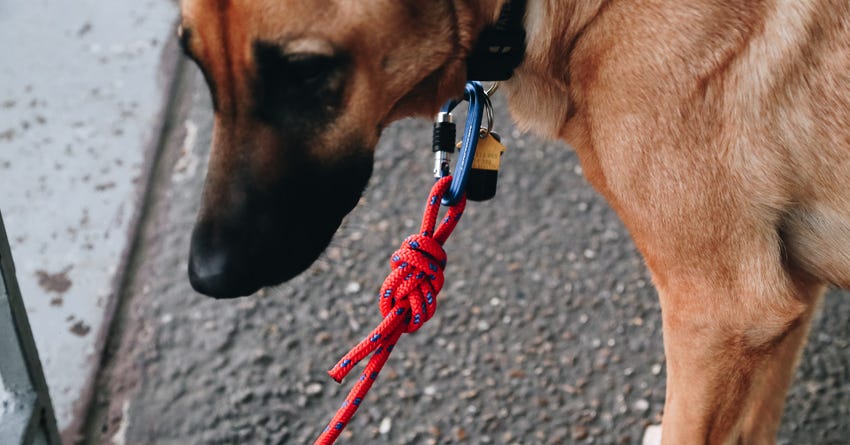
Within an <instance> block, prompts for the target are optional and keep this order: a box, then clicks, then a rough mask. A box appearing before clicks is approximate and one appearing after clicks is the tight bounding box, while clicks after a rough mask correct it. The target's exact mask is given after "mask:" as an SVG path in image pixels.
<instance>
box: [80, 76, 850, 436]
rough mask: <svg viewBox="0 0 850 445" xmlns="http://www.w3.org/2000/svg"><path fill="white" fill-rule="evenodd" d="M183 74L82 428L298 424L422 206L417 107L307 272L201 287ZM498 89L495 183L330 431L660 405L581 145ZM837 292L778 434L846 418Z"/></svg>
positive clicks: (595, 427)
mask: <svg viewBox="0 0 850 445" xmlns="http://www.w3.org/2000/svg"><path fill="white" fill-rule="evenodd" d="M189 73H190V74H188V77H187V83H186V84H185V85H184V88H183V98H184V99H185V101H184V102H183V103H182V104H181V105H180V107H179V109H178V110H177V111H176V114H175V116H173V117H172V119H173V121H172V125H173V129H172V130H173V131H172V132H171V133H170V134H169V135H168V141H169V143H168V145H167V148H166V151H165V152H164V153H163V155H162V162H161V163H160V165H159V170H158V177H157V181H156V183H155V189H154V191H153V195H152V196H153V198H154V199H153V201H152V202H151V207H150V211H149V213H148V215H147V217H146V220H145V224H144V227H143V230H142V233H141V234H140V236H141V239H140V241H141V242H140V243H139V245H140V249H139V251H138V252H137V253H136V257H135V260H134V262H133V263H132V278H131V280H130V281H129V283H128V286H127V288H126V289H125V294H124V298H125V301H126V304H125V307H124V308H123V311H122V314H123V315H122V317H121V319H120V320H119V321H120V326H119V329H117V331H116V335H114V336H113V341H114V344H113V345H112V346H111V347H110V349H109V355H110V356H111V357H112V360H110V361H109V363H108V367H107V369H106V371H105V373H104V376H103V377H104V382H107V384H105V385H103V386H102V387H101V393H100V400H99V403H98V406H99V408H100V414H99V417H96V418H95V419H94V421H93V422H92V424H91V425H90V427H91V429H90V433H91V437H90V441H91V442H93V443H96V442H101V443H110V442H111V443H118V444H124V443H126V444H153V443H156V444H236V443H239V444H248V443H250V444H254V443H257V444H262V443H268V444H303V443H310V442H311V441H312V440H313V439H314V438H315V437H316V436H317V435H318V433H319V432H320V431H321V429H322V428H323V427H324V426H325V424H326V422H327V421H328V420H329V418H330V416H331V415H332V413H333V411H334V410H335V409H336V408H337V407H338V405H339V403H340V402H341V401H342V398H343V396H344V394H345V393H346V392H347V391H348V389H349V388H350V386H351V385H352V382H350V381H349V382H346V383H345V384H343V385H341V386H340V385H337V384H336V383H334V382H333V381H332V380H331V379H330V378H329V377H328V376H327V374H326V370H327V369H328V368H329V367H330V366H331V365H333V364H334V363H335V362H336V360H337V359H338V358H339V357H340V356H341V355H342V354H343V353H344V352H346V351H347V349H348V348H349V347H350V346H352V345H354V344H355V342H357V341H359V340H360V339H361V338H362V337H363V336H364V335H365V334H366V333H367V332H368V331H369V330H370V329H371V328H372V327H373V326H374V325H375V324H376V323H377V322H378V321H379V319H380V315H379V312H378V309H377V307H376V306H377V305H376V296H375V294H376V292H377V289H378V287H379V286H380V283H381V281H382V280H383V278H384V277H385V276H386V274H387V272H388V266H387V263H388V258H389V255H390V254H391V252H392V251H394V250H395V249H396V248H397V245H398V244H399V243H400V241H401V240H402V239H404V238H405V237H406V236H407V235H408V234H410V233H411V232H412V231H415V230H416V226H417V225H418V219H419V218H420V216H421V210H422V208H423V205H424V199H425V198H426V196H427V193H428V189H429V187H430V184H431V179H430V178H431V173H430V171H429V169H430V168H431V157H430V150H429V148H428V147H429V146H430V123H428V122H425V121H419V120H407V121H404V122H401V123H398V124H396V125H393V126H392V127H390V128H389V129H387V130H386V131H385V134H384V136H383V139H382V140H381V143H380V146H379V148H378V150H377V160H376V170H375V174H374V177H373V179H372V181H371V183H370V186H369V188H368V190H367V192H366V194H365V197H364V198H363V200H362V202H361V203H360V205H359V206H358V208H357V209H356V210H355V211H354V212H352V214H351V215H350V216H349V217H348V218H347V219H346V221H345V223H344V225H343V228H342V230H340V232H339V233H338V234H337V236H336V238H335V239H334V241H333V243H332V246H331V247H330V248H329V249H328V250H327V252H326V253H325V254H324V255H323V256H322V257H321V258H320V259H319V260H318V261H317V262H316V264H314V265H313V266H312V267H311V268H310V269H309V270H308V271H307V272H306V273H304V274H302V275H301V276H299V277H298V278H296V279H294V280H292V281H291V282H289V283H287V284H284V285H282V286H278V287H276V288H274V289H268V290H266V291H264V292H262V293H261V294H260V295H257V296H253V297H250V298H244V299H239V300H231V301H215V300H211V299H209V298H206V297H203V296H201V295H198V294H196V293H195V292H193V291H192V290H191V288H190V286H189V283H188V279H187V277H186V272H185V271H186V261H187V259H186V258H187V253H188V245H189V235H190V231H191V228H192V224H193V221H194V218H195V213H196V211H197V209H198V205H199V204H198V203H199V196H200V189H201V185H202V181H203V175H204V163H205V157H206V155H207V151H208V145H209V142H210V130H211V115H210V109H211V107H210V104H209V99H208V94H207V92H206V91H205V87H204V85H203V81H202V80H201V78H200V76H199V75H198V74H197V73H196V72H195V71H194V70H189ZM497 105H498V110H497V128H498V129H499V130H501V133H502V135H503V138H504V139H503V140H504V142H505V143H506V145H507V146H508V148H509V150H508V152H507V153H506V154H505V157H504V162H503V165H504V168H503V174H502V176H501V178H500V190H499V194H498V195H497V197H496V199H495V200H493V201H491V202H487V203H470V205H469V207H468V211H467V213H466V214H465V216H464V218H463V221H461V223H460V225H459V227H458V229H457V230H456V231H455V233H454V235H453V236H452V238H451V239H450V240H449V241H448V242H447V245H446V250H447V252H448V255H449V265H448V268H447V271H446V286H445V288H444V290H443V292H442V293H441V295H440V297H439V309H438V311H437V314H436V315H435V317H434V318H433V319H432V320H431V321H429V322H428V324H427V325H426V326H424V327H423V328H422V329H421V330H420V331H419V332H418V333H416V334H413V335H408V336H405V337H404V338H402V340H401V342H400V343H399V345H398V347H397V348H396V349H395V351H394V353H393V356H392V357H391V358H390V360H389V363H388V365H387V367H386V368H385V369H384V371H383V374H382V375H381V377H380V378H379V380H378V382H377V383H376V385H375V387H374V388H373V390H372V392H371V393H370V394H369V395H368V397H367V398H366V400H365V401H364V403H363V406H362V408H361V409H360V412H359V413H358V415H357V416H356V417H355V419H354V421H353V422H352V424H351V425H350V426H349V427H348V429H347V430H346V432H345V433H344V434H343V437H342V440H341V442H340V443H346V444H375V443H386V444H456V443H458V444H460V443H464V444H467V443H468V444H488V443H492V444H586V443H587V444H589V443H597V444H632V443H640V441H641V438H642V436H643V433H644V430H645V428H646V427H647V426H648V425H650V424H653V423H658V422H659V420H660V415H661V412H662V408H663V406H662V405H663V401H664V389H665V382H664V379H665V371H664V364H665V362H664V355H663V349H662V342H661V325H660V314H659V306H658V302H657V298H656V293H655V291H654V290H653V288H652V285H651V283H650V280H649V277H648V274H647V272H646V270H645V267H644V265H643V262H642V260H641V258H640V257H639V255H638V253H637V252H636V250H635V248H634V246H633V244H632V242H631V240H630V238H629V236H628V235H627V233H626V231H625V229H624V228H623V226H622V224H621V223H620V222H619V220H618V219H617V217H616V216H615V215H614V213H613V212H612V210H611V209H610V208H609V207H608V206H607V205H606V204H605V202H604V201H603V200H602V199H601V198H600V197H599V195H597V194H596V193H595V192H594V191H593V190H592V189H591V187H590V186H589V185H588V184H587V183H586V182H585V180H584V179H583V177H582V172H581V167H580V166H579V164H578V162H577V159H576V156H575V154H574V153H573V152H572V151H571V150H569V149H568V147H566V146H565V145H563V144H561V143H554V142H543V141H541V140H539V139H536V138H534V137H531V136H528V135H522V134H520V133H519V132H517V131H515V130H513V129H512V127H511V126H510V125H509V118H508V117H507V114H506V111H505V107H504V106H503V105H504V104H503V101H502V100H501V99H499V100H497ZM848 296H850V295H848V294H847V293H840V292H832V293H831V294H830V295H829V297H828V298H827V299H826V301H825V303H824V310H823V311H822V314H821V315H819V316H818V318H817V320H816V322H815V324H814V328H813V332H812V335H811V341H810V343H809V345H808V347H807V349H806V352H805V356H804V357H803V360H802V366H801V368H800V371H799V372H798V375H797V378H796V380H795V383H794V387H793V389H792V391H791V393H790V396H789V399H788V409H787V412H786V415H785V419H784V425H783V427H782V431H781V434H780V441H779V442H780V443H783V444H791V443H793V444H843V443H847V438H848V437H850V374H848V372H850V371H848V369H850V368H849V367H848V365H850V352H848V342H850V323H848V322H847V320H850V299H848Z"/></svg>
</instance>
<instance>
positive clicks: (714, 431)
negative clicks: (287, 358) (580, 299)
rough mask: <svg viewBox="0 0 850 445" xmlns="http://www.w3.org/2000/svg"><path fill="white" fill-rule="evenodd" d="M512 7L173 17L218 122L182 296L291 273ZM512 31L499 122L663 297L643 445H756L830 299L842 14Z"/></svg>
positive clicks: (554, 1) (827, 8)
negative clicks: (410, 121) (507, 121)
mask: <svg viewBox="0 0 850 445" xmlns="http://www.w3.org/2000/svg"><path fill="white" fill-rule="evenodd" d="M509 4H510V2H509V1H506V0H433V1H427V2H425V1H415V0H370V1H353V0H351V1H345V0H183V1H182V5H181V12H182V14H181V16H182V18H181V30H182V31H181V38H180V39H181V42H182V44H183V47H184V49H185V50H186V53H187V54H188V55H189V57H191V58H192V59H193V60H195V61H196V62H197V64H198V66H199V67H200V69H201V70H202V71H203V73H204V76H205V77H206V79H207V82H208V84H209V87H210V90H211V93H212V95H213V98H214V108H215V129H214V135H213V143H212V144H213V146H212V152H211V159H210V161H209V169H208V173H207V180H206V184H205V190H204V194H203V205H202V209H201V211H200V214H199V216H198V221H197V225H196V227H195V229H194V232H193V236H192V246H191V252H190V261H189V276H190V280H191V283H192V285H193V286H194V287H195V289H197V290H198V291H199V292H202V293H205V294H208V295H211V296H213V297H234V296H240V295H247V294H250V293H252V292H254V291H256V290H257V289H259V288H261V287H263V286H268V285H274V284H278V283H281V282H283V281H286V280H288V279H290V278H292V277H293V276H295V275H297V274H298V273H300V272H301V271H303V270H304V269H305V268H307V267H308V266H309V265H310V264H311V263H312V262H313V261H314V260H315V259H316V258H317V256H318V255H319V254H320V253H321V252H322V251H323V249H324V248H325V247H326V246H327V244H328V242H329V241H330V239H331V237H332V236H333V234H334V232H335V230H336V229H337V228H338V226H339V224H340V221H341V220H342V218H343V217H344V216H345V215H346V214H347V213H348V212H349V211H350V210H351V209H352V208H353V207H354V206H355V204H356V203H357V202H358V199H359V198H360V195H361V193H362V191H363V188H364V187H365V185H366V183H367V181H368V179H369V176H370V174H371V170H372V159H373V150H374V147H375V144H376V142H377V141H378V138H379V136H380V134H381V131H382V129H383V128H385V127H386V126H387V125H388V124H389V123H391V122H393V121H395V120H397V119H400V118H403V117H407V116H414V115H418V116H433V115H434V114H435V113H436V111H437V110H438V108H439V106H440V105H441V104H442V103H443V102H444V101H446V100H448V99H450V98H453V97H457V96H459V95H461V94H462V91H463V86H464V83H465V82H466V81H467V80H468V79H467V77H468V76H467V74H468V66H467V65H468V58H469V56H470V53H471V52H472V51H473V50H474V48H475V47H476V43H477V40H478V39H479V38H480V36H481V34H482V32H483V30H485V29H486V28H487V27H488V26H491V25H492V24H493V23H494V22H496V21H497V20H498V19H499V17H500V14H501V13H502V11H503V8H504V7H506V5H509ZM522 19H523V20H522V23H523V25H524V30H525V32H526V33H527V37H526V39H525V43H526V48H525V53H524V57H523V59H522V63H521V65H519V66H518V67H517V68H516V69H515V71H514V73H513V76H512V77H511V78H510V80H508V81H506V82H504V84H503V90H504V91H505V92H506V95H507V97H508V101H509V103H510V106H511V111H512V114H513V116H514V119H515V120H516V122H517V123H518V125H520V126H521V127H522V128H524V129H526V130H530V131H533V132H535V133H537V134H540V135H543V136H546V137H550V138H557V139H561V140H563V141H566V142H567V143H569V144H570V145H571V146H572V147H573V148H574V149H575V151H576V152H577V154H578V156H579V158H580V160H581V163H582V166H583V170H584V172H585V176H586V178H587V180H588V181H589V182H590V184H592V186H593V187H595V189H596V190H598V192H599V193H601V194H602V195H603V196H604V197H605V198H606V199H607V201H608V202H609V203H610V205H611V206H612V207H613V209H614V210H615V211H616V212H617V214H618V215H619V216H620V217H621V219H622V220H623V222H624V223H625V225H626V227H627V229H628V230H629V232H630V233H631V235H632V238H633V240H634V243H635V245H636V246H637V248H638V249H639V251H640V252H641V254H642V255H643V256H644V258H645V260H646V264H647V266H648V268H649V270H650V272H651V275H652V278H653V282H654V284H655V286H656V288H657V290H658V294H659V296H660V299H661V308H662V320H663V334H664V349H665V354H666V356H667V379H668V382H667V395H666V404H665V412H664V418H663V433H662V442H663V443H664V444H667V445H672V444H696V443H705V444H727V443H747V444H762V443H772V442H774V441H775V436H776V432H777V430H778V426H779V422H780V417H781V413H782V409H783V404H784V399H785V393H786V390H787V388H788V386H789V384H790V381H791V379H792V376H793V373H794V369H795V366H796V362H797V361H798V357H799V354H800V350H801V348H802V346H803V344H804V343H805V340H806V337H807V333H808V329H809V325H810V322H811V319H812V314H813V312H814V310H815V308H816V306H817V304H818V301H819V299H820V298H821V296H822V294H823V292H824V289H825V288H826V287H827V286H837V287H842V288H850V125H848V124H850V3H848V2H847V1H844V0H811V1H796V0H691V1H686V2H669V1H660V0H640V1H639V0H634V1H629V0H622V1H613V0H529V1H528V2H527V6H526V8H525V11H524V15H523V18H522Z"/></svg>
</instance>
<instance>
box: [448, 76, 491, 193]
mask: <svg viewBox="0 0 850 445" xmlns="http://www.w3.org/2000/svg"><path fill="white" fill-rule="evenodd" d="M464 100H466V101H468V102H469V111H468V112H467V116H466V125H465V127H464V130H463V143H462V145H461V148H460V154H459V157H458V160H457V165H455V171H454V176H453V177H452V185H451V186H450V187H449V190H448V191H447V192H446V194H445V195H443V201H442V204H443V205H444V206H453V205H455V204H457V202H458V201H460V198H461V196H463V194H464V193H465V192H466V181H467V180H468V179H469V170H470V169H471V168H472V158H473V157H475V149H476V148H477V147H478V139H479V135H480V132H481V120H482V118H483V116H484V107H485V106H486V105H485V104H486V103H487V93H486V92H485V91H484V87H483V86H482V85H481V83H480V82H474V81H472V82H467V83H466V91H465V93H464ZM458 103H459V101H457V100H454V99H453V100H450V101H449V102H447V103H446V104H445V105H443V108H442V110H441V111H444V112H450V111H451V110H452V109H454V108H455V107H456V106H457V105H458Z"/></svg>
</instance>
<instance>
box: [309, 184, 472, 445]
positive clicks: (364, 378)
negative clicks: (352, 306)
mask: <svg viewBox="0 0 850 445" xmlns="http://www.w3.org/2000/svg"><path fill="white" fill-rule="evenodd" d="M451 181H452V178H451V176H447V177H445V178H442V179H440V180H439V181H437V183H436V184H434V187H433V188H432V189H431V195H430V196H429V197H428V202H427V204H426V206H425V214H424V215H423V217H422V225H421V227H420V228H419V233H418V234H416V235H411V236H409V237H408V238H407V239H406V240H404V242H403V243H402V244H401V247H400V248H399V250H397V251H396V252H395V253H393V255H392V257H391V259H390V269H391V270H392V272H390V274H389V276H387V278H386V280H384V284H383V285H382V286H381V290H380V292H379V294H378V304H379V307H380V310H381V314H382V315H383V317H384V319H383V320H382V321H381V323H380V324H379V325H378V327H376V328H375V329H374V330H373V331H372V332H371V333H369V335H368V336H367V337H366V338H364V339H363V340H362V341H361V342H360V343H358V344H357V345H356V346H355V347H354V348H352V349H351V350H350V351H349V352H348V353H347V354H345V356H343V357H342V359H340V361H339V362H337V364H336V365H334V367H333V368H331V369H330V371H328V374H330V376H331V377H332V378H333V379H334V380H336V381H337V382H341V381H342V379H343V378H345V376H346V375H348V373H350V372H351V370H352V369H354V367H355V366H357V364H358V363H360V361H361V360H363V359H364V358H366V357H368V356H369V354H372V357H371V358H370V359H369V363H367V364H366V368H365V369H364V371H363V374H361V375H360V378H359V380H358V381H357V383H356V384H355V385H354V387H353V388H351V391H350V392H349V393H348V396H347V397H346V399H345V401H344V402H343V403H342V406H340V407H339V409H338V410H337V412H336V415H335V416H334V417H333V419H332V420H331V422H330V423H329V424H328V426H327V427H326V428H325V430H324V431H323V432H322V434H321V436H319V438H318V439H316V442H314V445H331V444H333V443H334V442H335V441H336V439H337V438H338V437H339V435H340V434H342V430H343V429H344V428H345V427H346V426H347V425H348V423H349V422H350V421H351V418H352V417H353V416H354V413H355V412H356V411H357V408H358V407H360V403H361V402H362V401H363V398H364V397H366V393H367V392H369V389H370V388H371V387H372V384H373V383H374V382H375V380H376V379H377V378H378V374H380V372H381V369H382V368H383V367H384V364H385V363H386V362H387V359H388V358H389V356H390V352H392V350H393V348H394V347H395V345H396V343H397V342H398V339H399V338H400V337H401V334H403V333H405V332H414V331H416V330H417V329H419V328H420V327H421V326H422V325H423V324H425V322H427V321H428V320H429V319H430V318H431V316H433V315H434V311H435V309H436V308H437V294H438V293H439V292H440V289H442V288H443V270H444V269H445V267H446V252H445V251H444V250H443V243H445V242H446V239H448V237H449V235H451V233H452V231H453V230H454V228H455V226H457V223H458V221H460V217H461V216H462V215H463V210H464V208H465V207H466V197H465V196H464V197H463V198H461V200H460V201H458V203H457V204H455V205H453V206H451V207H449V209H448V212H447V213H446V216H445V218H443V220H442V222H441V223H440V225H439V227H437V226H436V225H437V216H438V214H439V211H440V201H441V200H442V198H443V195H444V194H445V193H446V191H447V190H448V188H449V186H450V185H451ZM435 229H436V230H435Z"/></svg>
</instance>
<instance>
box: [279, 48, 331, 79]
mask: <svg viewBox="0 0 850 445" xmlns="http://www.w3.org/2000/svg"><path fill="white" fill-rule="evenodd" d="M285 57H286V59H287V60H288V64H287V65H288V66H287V68H288V69H289V70H290V71H291V73H290V76H291V77H294V78H296V79H295V80H298V81H301V82H303V83H316V82H321V81H322V80H324V79H326V78H327V76H328V75H329V74H330V73H331V71H333V68H334V66H335V59H334V58H333V57H331V56H325V55H318V54H288V55H286V56H285Z"/></svg>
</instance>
